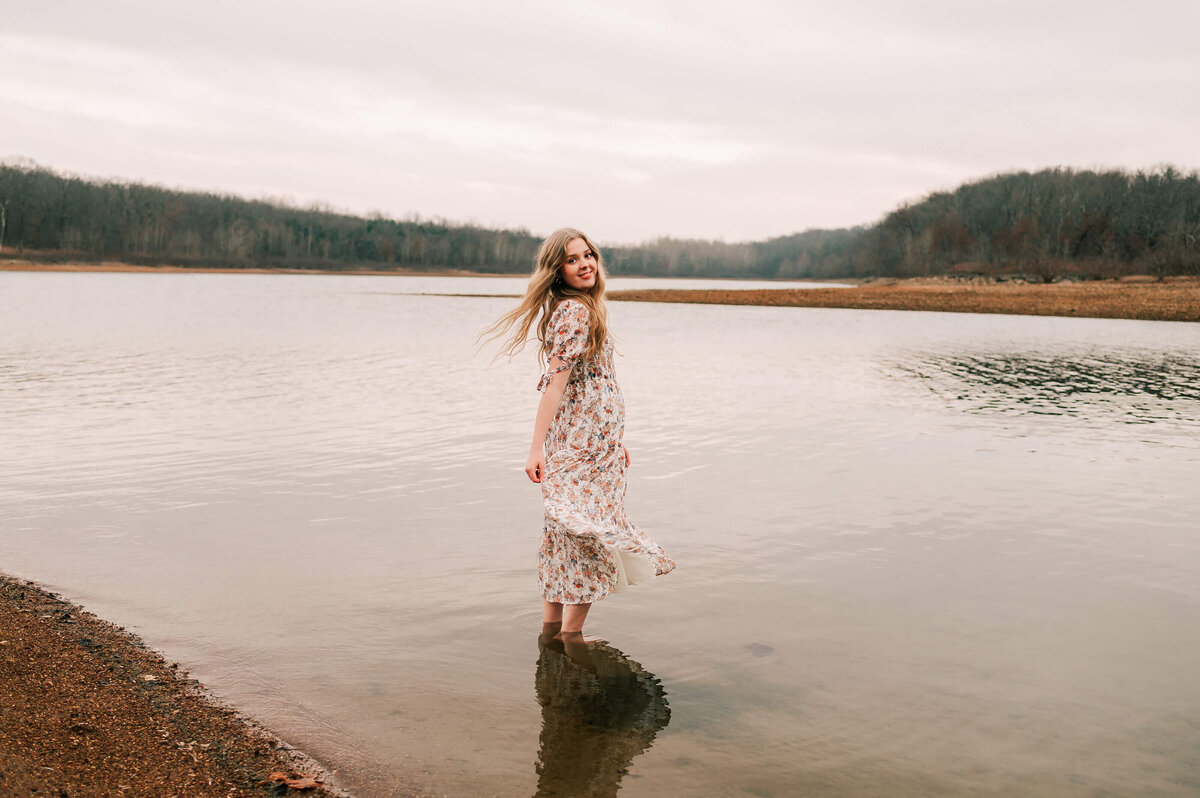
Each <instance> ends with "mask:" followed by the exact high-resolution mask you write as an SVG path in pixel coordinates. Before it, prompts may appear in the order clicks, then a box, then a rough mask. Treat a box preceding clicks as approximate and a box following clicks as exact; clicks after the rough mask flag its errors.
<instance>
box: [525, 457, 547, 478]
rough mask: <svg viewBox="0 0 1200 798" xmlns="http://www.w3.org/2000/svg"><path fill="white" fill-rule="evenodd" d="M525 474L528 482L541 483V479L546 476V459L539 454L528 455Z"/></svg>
mask: <svg viewBox="0 0 1200 798" xmlns="http://www.w3.org/2000/svg"><path fill="white" fill-rule="evenodd" d="M525 473H526V474H527V475H528V476H529V481H530V482H541V481H542V477H544V476H545V475H546V458H545V457H544V456H543V455H542V453H541V452H530V453H529V459H528V460H526V461H525Z"/></svg>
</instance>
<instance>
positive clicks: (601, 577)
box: [538, 299, 675, 604]
mask: <svg viewBox="0 0 1200 798" xmlns="http://www.w3.org/2000/svg"><path fill="white" fill-rule="evenodd" d="M589 320H590V313H589V311H588V309H587V306H586V305H584V304H583V303H582V302H579V301H576V300H573V299H568V300H565V301H563V302H561V303H559V305H558V307H557V308H555V309H554V312H553V313H552V314H551V316H550V324H549V327H548V328H547V344H548V347H547V356H548V360H549V364H550V365H549V367H548V369H547V371H546V373H545V374H544V375H542V379H541V381H540V382H539V383H538V390H539V391H545V390H546V388H547V387H548V386H549V385H550V380H551V378H552V377H553V376H554V375H555V374H557V373H558V372H560V371H566V370H568V369H569V370H570V372H571V373H570V377H569V378H568V380H567V387H566V390H565V391H564V392H563V397H562V400H561V401H560V402H559V405H558V411H557V412H556V413H555V416H554V420H553V421H552V422H551V423H550V429H549V430H548V431H547V433H546V440H545V442H544V444H543V452H544V454H545V458H546V469H545V470H546V473H545V475H544V477H543V479H542V498H543V502H544V504H545V509H546V526H545V534H544V535H543V537H542V545H541V548H540V549H539V550H538V577H539V579H540V580H541V584H542V595H543V596H544V597H545V598H546V600H547V601H553V602H559V603H562V604H590V603H591V602H593V601H599V600H600V599H602V598H604V597H605V596H607V595H608V594H609V593H613V592H616V591H619V590H622V589H624V588H625V587H626V586H627V585H633V584H637V583H638V582H641V581H644V580H646V579H648V578H649V577H651V576H656V575H659V574H665V573H667V572H669V571H671V570H672V569H673V568H674V567H675V563H674V562H672V561H671V558H670V557H668V556H667V555H666V552H664V551H663V550H662V548H661V547H660V546H659V545H658V544H657V543H655V542H654V541H653V540H651V539H650V538H649V537H647V536H646V534H645V533H644V532H642V531H641V530H640V529H638V528H637V527H636V526H634V525H633V524H631V523H629V519H628V518H626V517H625V472H626V469H627V466H626V465H625V455H624V452H623V450H622V448H621V438H622V436H623V435H624V433H625V399H624V397H622V396H621V389H620V387H619V386H618V385H617V377H616V372H615V370H614V368H613V347H612V342H611V341H610V340H608V339H607V338H606V339H605V341H604V347H603V351H602V352H601V354H600V355H599V357H596V358H594V359H593V360H591V361H584V360H583V358H582V357H581V356H582V354H583V352H584V350H586V349H587V341H588V324H589Z"/></svg>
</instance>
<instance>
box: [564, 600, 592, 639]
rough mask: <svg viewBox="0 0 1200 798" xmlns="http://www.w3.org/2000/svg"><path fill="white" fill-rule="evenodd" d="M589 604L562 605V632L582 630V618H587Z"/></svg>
mask: <svg viewBox="0 0 1200 798" xmlns="http://www.w3.org/2000/svg"><path fill="white" fill-rule="evenodd" d="M591 608H592V605H591V604H566V605H564V606H563V614H562V633H563V634H564V635H568V634H578V633H580V632H582V631H583V620H584V619H585V618H587V614H588V610H590V609H591Z"/></svg>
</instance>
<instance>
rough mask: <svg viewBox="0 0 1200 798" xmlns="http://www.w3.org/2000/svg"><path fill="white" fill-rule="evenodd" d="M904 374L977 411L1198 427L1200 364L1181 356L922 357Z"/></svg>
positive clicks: (985, 355)
mask: <svg viewBox="0 0 1200 798" xmlns="http://www.w3.org/2000/svg"><path fill="white" fill-rule="evenodd" d="M901 370H902V371H905V372H907V373H909V374H912V375H914V376H916V377H918V378H920V379H923V380H927V381H928V382H927V384H928V386H929V387H930V389H931V390H933V391H934V392H935V393H937V394H939V395H941V396H943V397H944V398H946V399H948V400H950V401H951V402H954V403H956V404H957V403H966V404H967V406H968V409H969V410H972V411H988V412H1003V413H1016V414H1026V413H1029V414H1040V415H1063V416H1084V417H1086V416H1090V415H1093V414H1096V413H1100V414H1103V415H1118V416H1120V417H1121V419H1120V420H1122V421H1124V422H1126V423H1129V424H1149V423H1154V422H1158V421H1200V405H1198V404H1196V403H1198V402H1200V361H1198V360H1196V359H1194V358H1186V357H1179V356H1177V355H1162V354H1156V355H1152V356H1151V355H1143V354H1142V353H1130V354H1126V355H1125V356H1121V354H1117V353H1113V354H1104V355H1079V356H1058V357H1045V356H1042V357H1039V356H1036V355H1023V354H1015V353H1009V354H999V353H995V354H992V353H987V354H972V355H962V354H957V355H947V356H932V357H924V358H921V360H920V362H918V363H917V364H916V365H914V366H903V367H901Z"/></svg>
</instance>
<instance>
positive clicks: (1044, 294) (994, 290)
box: [0, 259, 1200, 322]
mask: <svg viewBox="0 0 1200 798" xmlns="http://www.w3.org/2000/svg"><path fill="white" fill-rule="evenodd" d="M5 271H24V272H83V273H149V274H186V273H197V274H305V275H364V276H378V277H494V278H512V277H525V276H526V275H525V274H523V273H522V274H517V273H514V274H497V273H494V272H472V271H466V270H459V269H425V270H412V271H405V270H395V271H375V270H366V269H349V270H311V269H259V268H249V269H230V268H218V267H203V268H200V267H197V268H193V267H186V266H137V265H133V264H129V263H121V262H116V261H113V262H106V263H99V264H95V263H33V262H30V261H21V260H14V259H6V260H0V272H5ZM713 279H715V278H713ZM680 281H681V282H685V281H686V278H680ZM831 281H833V280H832V279H824V278H822V279H820V280H818V279H815V278H814V279H793V280H786V281H783V280H781V281H779V282H789V283H795V282H816V283H828V282H831ZM765 282H770V281H765ZM836 282H841V283H845V284H847V287H844V288H760V289H746V288H717V289H694V288H657V289H630V290H624V291H610V292H608V298H609V299H611V300H613V301H614V302H679V303H687V304H699V305H760V306H768V307H804V308H838V309H850V310H915V311H926V312H942V313H998V314H1005V315H1017V316H1064V317H1070V316H1073V317H1077V318H1101V319H1132V320H1140V321H1185V322H1197V321H1200V277H1169V278H1167V279H1165V280H1156V279H1154V278H1153V277H1150V276H1146V275H1138V276H1133V277H1127V278H1124V279H1120V280H1089V281H1083V282H1058V283H1029V282H1023V281H1018V280H1007V281H1001V280H997V279H995V278H980V277H975V278H961V277H960V278H956V277H910V278H878V279H871V278H846V279H840V280H836ZM506 296H507V295H506Z"/></svg>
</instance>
